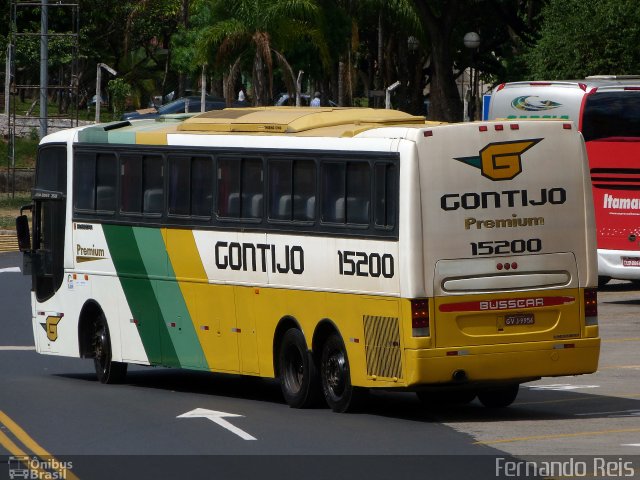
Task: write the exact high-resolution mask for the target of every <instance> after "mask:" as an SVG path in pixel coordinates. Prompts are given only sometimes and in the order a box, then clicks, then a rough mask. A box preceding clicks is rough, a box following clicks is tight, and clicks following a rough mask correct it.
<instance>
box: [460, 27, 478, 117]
mask: <svg viewBox="0 0 640 480" xmlns="http://www.w3.org/2000/svg"><path fill="white" fill-rule="evenodd" d="M463 42H464V46H465V47H467V48H468V49H469V50H471V65H470V67H469V91H470V94H469V99H468V103H465V107H466V110H467V112H466V114H465V115H464V116H465V119H466V118H467V117H468V118H469V120H471V121H473V120H475V116H476V97H477V95H478V69H477V68H474V67H475V60H476V53H477V52H478V47H480V35H478V34H477V33H476V32H469V33H466V34H465V36H464V38H463ZM465 99H466V95H465Z"/></svg>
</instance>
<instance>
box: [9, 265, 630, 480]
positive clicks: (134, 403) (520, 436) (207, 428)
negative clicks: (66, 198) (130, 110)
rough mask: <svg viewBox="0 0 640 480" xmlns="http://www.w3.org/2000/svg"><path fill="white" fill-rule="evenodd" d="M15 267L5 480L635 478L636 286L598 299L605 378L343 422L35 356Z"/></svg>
mask: <svg viewBox="0 0 640 480" xmlns="http://www.w3.org/2000/svg"><path fill="white" fill-rule="evenodd" d="M20 262H21V259H20V256H19V254H17V253H5V254H0V292H2V294H1V296H0V298H1V300H0V301H1V302H2V305H3V308H2V312H3V313H2V318H1V319H0V463H2V462H5V463H7V465H6V467H4V466H2V465H0V480H2V479H3V478H5V475H6V478H9V473H10V471H11V470H12V469H13V471H14V473H15V472H16V470H15V466H16V464H15V462H14V463H10V456H12V457H15V456H16V453H20V452H22V453H24V454H26V455H30V458H34V457H35V456H39V458H49V457H48V456H47V454H51V455H53V457H55V459H56V461H58V462H59V464H57V465H56V464H54V465H53V467H52V466H51V465H45V466H44V467H42V468H41V470H43V471H44V473H47V474H48V475H50V476H49V477H46V476H44V477H43V478H62V474H64V475H65V476H64V478H83V479H94V478H96V479H98V478H105V479H107V478H136V479H137V478H216V479H218V478H220V479H226V478H235V479H242V478H260V479H263V478H279V479H287V478H305V479H306V478H319V479H320V478H322V479H324V478H349V479H353V478H354V476H356V475H357V476H358V477H362V478H363V479H364V478H367V479H369V478H371V479H378V478H380V479H383V478H384V479H387V478H394V479H403V478H425V479H426V478H435V479H440V478H451V479H457V478H474V479H484V478H498V477H500V478H514V476H513V475H511V474H510V473H515V472H516V471H515V470H513V471H511V470H509V469H508V468H509V466H510V465H512V464H513V465H515V466H516V467H517V466H518V464H520V465H521V464H522V462H523V461H524V460H529V461H531V462H534V463H536V465H538V466H539V465H540V464H541V463H543V462H545V461H547V460H549V461H550V460H551V459H556V460H559V461H562V462H564V464H563V465H565V466H568V465H569V462H571V466H572V468H575V465H576V462H578V463H577V465H578V470H577V473H578V475H575V474H576V471H574V472H573V473H574V476H580V475H579V474H580V472H581V470H580V468H579V467H580V466H581V464H580V463H579V462H581V461H584V463H585V465H586V464H588V466H589V468H590V469H591V467H592V466H593V464H594V461H597V462H600V463H597V466H598V468H599V469H598V470H596V471H595V478H636V477H637V478H640V404H639V403H638V399H639V398H640V382H639V381H638V380H639V379H640V357H639V355H640V354H639V353H638V350H639V347H640V315H638V313H639V312H640V291H636V290H635V289H634V288H632V287H633V286H632V285H631V284H628V283H621V282H618V283H615V284H612V285H611V286H608V287H606V288H605V289H603V290H602V291H601V292H600V293H599V308H600V312H599V313H600V325H601V336H602V338H603V348H602V355H601V361H600V369H599V371H598V373H596V374H594V375H588V376H580V377H562V378H553V379H542V380H540V381H538V382H534V383H531V384H528V385H526V386H522V388H521V393H520V395H519V397H518V399H517V401H516V403H514V405H512V406H511V407H510V408H508V409H504V410H500V411H495V410H489V409H486V408H484V407H482V406H481V405H480V404H479V403H478V402H477V401H474V402H473V403H471V404H470V405H468V406H464V407H457V408H448V409H440V410H426V409H425V408H424V407H423V406H422V405H421V404H420V403H419V402H418V401H417V399H416V397H415V396H414V395H413V394H410V393H377V394H374V395H372V397H371V402H370V403H369V404H368V405H367V407H366V408H365V410H364V411H363V412H361V413H358V414H335V413H333V412H331V411H330V410H328V409H313V410H296V409H291V408H289V407H287V406H286V405H285V404H284V402H283V400H282V398H281V395H280V390H279V386H278V385H277V383H275V382H274V381H271V380H264V379H257V378H246V377H239V376H232V375H219V374H207V373H200V372H188V371H178V370H170V369H162V368H148V367H132V368H131V369H130V373H129V374H128V376H127V382H126V384H124V385H116V386H105V385H101V384H99V383H97V382H96V381H95V375H94V374H93V365H92V363H91V361H88V360H79V359H71V358H63V357H51V356H43V355H38V354H36V353H35V352H34V351H33V349H31V346H32V345H33V339H32V332H31V325H30V314H29V310H30V306H29V278H28V277H24V276H23V275H22V274H20V273H16V272H13V271H11V270H6V269H7V268H11V267H17V266H19V265H20ZM198 409H204V410H198ZM212 412H213V413H212ZM216 412H218V413H216ZM220 412H223V413H224V414H230V415H237V416H223V413H220ZM185 414H188V415H186V416H183V417H181V415H185ZM582 456H586V457H582ZM599 459H602V460H599ZM64 462H71V464H70V465H68V466H69V467H70V468H67V469H66V470H64V468H62V467H60V465H61V464H62V465H63V467H64ZM509 462H511V463H509ZM56 466H57V467H59V468H58V469H57V470H56V468H55V467H56ZM5 472H6V473H5ZM518 473H519V474H520V475H519V477H520V478H522V477H523V475H522V473H523V472H522V471H519V472H518ZM536 473H538V477H540V478H541V477H545V476H549V475H543V474H541V472H540V470H538V471H536ZM542 473H545V472H542ZM630 473H632V475H629V474H630ZM56 474H57V475H58V477H55V475H56ZM599 474H606V475H602V476H600V475H599ZM529 477H530V478H538V477H536V476H529ZM589 478H594V475H593V473H592V472H591V471H590V475H589Z"/></svg>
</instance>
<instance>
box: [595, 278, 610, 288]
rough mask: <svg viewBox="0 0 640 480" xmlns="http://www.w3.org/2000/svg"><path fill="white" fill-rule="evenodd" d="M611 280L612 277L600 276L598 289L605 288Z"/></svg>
mask: <svg viewBox="0 0 640 480" xmlns="http://www.w3.org/2000/svg"><path fill="white" fill-rule="evenodd" d="M609 280H611V277H604V276H600V275H599V276H598V287H599V288H602V287H604V286H605V285H606V284H607V283H609Z"/></svg>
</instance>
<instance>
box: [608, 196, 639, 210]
mask: <svg viewBox="0 0 640 480" xmlns="http://www.w3.org/2000/svg"><path fill="white" fill-rule="evenodd" d="M603 207H604V208H608V209H620V210H640V198H620V197H614V196H613V195H609V194H608V193H605V194H604V205H603Z"/></svg>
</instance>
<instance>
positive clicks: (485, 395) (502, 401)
mask: <svg viewBox="0 0 640 480" xmlns="http://www.w3.org/2000/svg"><path fill="white" fill-rule="evenodd" d="M519 389H520V385H519V384H517V383H515V384H513V385H505V386H501V387H493V388H487V389H485V390H480V391H479V392H478V400H480V403H482V405H484V406H485V407H488V408H504V407H508V406H509V405H511V404H512V403H513V402H514V400H515V399H516V397H517V396H518V390H519Z"/></svg>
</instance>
